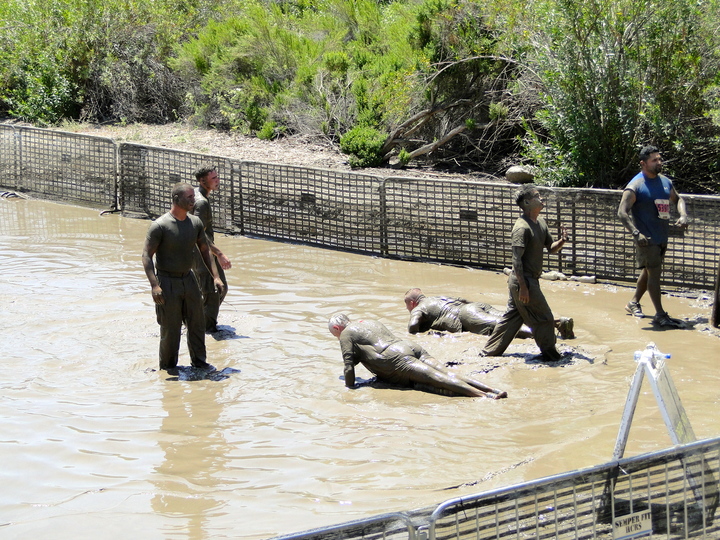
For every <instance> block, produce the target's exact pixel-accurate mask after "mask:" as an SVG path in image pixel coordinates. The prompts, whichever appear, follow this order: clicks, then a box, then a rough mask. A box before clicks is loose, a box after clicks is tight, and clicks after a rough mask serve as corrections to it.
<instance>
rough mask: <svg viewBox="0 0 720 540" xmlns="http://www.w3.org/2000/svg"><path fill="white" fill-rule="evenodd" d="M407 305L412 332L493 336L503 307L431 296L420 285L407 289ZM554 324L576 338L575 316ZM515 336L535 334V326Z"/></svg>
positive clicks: (522, 336) (561, 331) (523, 328)
mask: <svg viewBox="0 0 720 540" xmlns="http://www.w3.org/2000/svg"><path fill="white" fill-rule="evenodd" d="M405 307H406V308H407V310H408V311H409V312H410V322H409V323H408V332H410V333H411V334H417V333H418V332H427V331H428V330H435V331H438V332H452V333H454V332H472V333H473V334H480V335H483V336H489V335H490V334H491V333H492V331H493V329H494V328H495V324H497V322H498V321H499V320H500V318H501V317H502V312H501V311H500V310H498V309H495V308H494V307H492V306H491V305H489V304H486V303H484V302H468V301H467V300H465V299H464V298H450V297H446V296H431V297H428V296H425V295H424V294H423V292H422V291H421V290H420V289H418V288H414V289H410V290H409V291H408V292H406V293H405ZM554 324H555V328H556V329H557V331H558V332H559V334H560V337H561V338H562V339H573V338H575V334H574V333H573V320H572V319H571V318H569V317H560V318H559V319H555V321H554ZM515 337H518V338H531V337H532V330H531V329H530V327H528V326H527V325H524V324H523V325H522V327H521V328H520V330H519V331H518V333H517V334H516V335H515Z"/></svg>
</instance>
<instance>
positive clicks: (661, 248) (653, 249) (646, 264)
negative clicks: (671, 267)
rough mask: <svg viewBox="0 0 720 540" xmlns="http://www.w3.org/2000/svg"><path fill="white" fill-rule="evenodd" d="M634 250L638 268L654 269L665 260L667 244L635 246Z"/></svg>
mask: <svg viewBox="0 0 720 540" xmlns="http://www.w3.org/2000/svg"><path fill="white" fill-rule="evenodd" d="M635 248H636V252H635V253H636V255H637V267H638V268H656V267H658V266H661V265H662V263H663V260H664V259H665V252H666V251H667V244H650V245H647V246H638V245H636V246H635Z"/></svg>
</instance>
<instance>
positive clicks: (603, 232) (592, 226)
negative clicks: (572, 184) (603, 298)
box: [554, 189, 636, 280]
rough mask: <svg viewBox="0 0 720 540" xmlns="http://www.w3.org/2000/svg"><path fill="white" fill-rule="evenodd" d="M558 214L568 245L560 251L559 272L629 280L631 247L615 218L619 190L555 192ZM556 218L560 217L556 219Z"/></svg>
mask: <svg viewBox="0 0 720 540" xmlns="http://www.w3.org/2000/svg"><path fill="white" fill-rule="evenodd" d="M554 194H555V197H556V199H557V208H558V213H559V214H560V215H561V219H562V224H563V225H564V226H566V227H567V229H568V233H569V242H567V243H566V245H565V246H564V248H563V250H562V255H561V257H562V264H561V266H562V271H563V272H566V273H567V274H569V275H593V276H598V277H603V278H610V279H621V280H632V279H634V278H635V277H636V275H635V273H636V271H635V265H634V261H635V248H634V246H633V245H632V242H630V243H628V242H627V240H628V239H629V238H628V237H629V235H628V233H627V231H625V229H624V227H623V226H622V224H621V223H620V220H619V219H618V217H617V210H618V205H619V204H620V198H621V196H622V194H621V192H619V191H609V190H589V189H562V190H561V189H556V190H554ZM559 219H560V218H559Z"/></svg>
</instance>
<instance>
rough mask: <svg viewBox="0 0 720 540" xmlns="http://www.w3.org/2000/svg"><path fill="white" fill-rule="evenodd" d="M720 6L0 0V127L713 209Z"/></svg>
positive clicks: (626, 1)
mask: <svg viewBox="0 0 720 540" xmlns="http://www.w3.org/2000/svg"><path fill="white" fill-rule="evenodd" d="M719 2H720V0H654V1H653V2H651V3H649V4H648V3H641V2H636V1H631V0H531V1H530V2H519V1H513V0H511V1H510V2H508V1H506V0H503V1H500V0H489V1H482V2H481V1H479V0H384V1H381V2H378V1H375V0H242V1H241V0H183V1H180V2H178V1H177V0H155V1H152V2H151V1H150V0H103V1H100V0H0V20H2V21H3V23H0V24H2V26H0V112H3V113H5V114H8V115H10V116H13V117H16V118H20V119H23V120H26V121H29V122H33V123H35V124H38V125H53V124H57V123H59V122H61V121H62V120H64V119H80V120H85V121H93V122H156V123H165V122H170V121H177V120H183V121H192V122H196V123H198V124H202V125H205V126H215V127H217V128H220V129H233V130H239V131H241V132H244V133H248V134H253V135H256V136H258V137H261V138H264V139H268V138H274V137H281V136H285V135H293V134H303V135H307V136H312V137H322V138H325V139H326V140H328V141H330V142H332V143H335V144H339V145H340V147H341V149H343V151H347V152H348V153H350V154H351V156H352V160H351V161H352V163H354V164H355V165H357V166H374V165H378V164H383V163H385V164H387V163H393V164H395V165H396V166H403V165H405V164H407V163H408V162H410V161H413V160H426V161H428V162H430V163H432V164H435V165H445V166H452V167H455V168H456V169H457V170H463V169H474V170H478V169H479V170H483V171H487V172H496V173H502V172H504V170H505V169H506V168H507V167H508V166H509V165H512V164H517V163H519V162H520V163H526V164H531V165H534V166H535V167H536V168H537V170H538V171H539V173H538V181H539V182H541V183H546V184H549V185H558V186H597V187H620V186H622V185H623V184H624V183H625V182H626V181H627V180H628V179H629V177H630V176H631V175H632V174H633V173H634V172H635V171H636V170H637V166H638V164H637V157H636V153H637V149H638V148H639V147H640V146H641V145H643V144H647V143H653V144H655V145H657V146H659V147H660V148H661V149H662V150H663V153H664V155H665V157H666V163H667V165H668V171H669V173H670V174H671V175H673V176H675V177H676V182H677V183H678V186H679V187H680V189H681V190H683V189H684V190H686V191H694V192H701V193H713V192H717V191H718V184H717V180H716V178H717V175H718V173H719V172H720V157H719V156H720V47H719V45H720V43H719V41H720V35H719V31H718V28H720V24H719V19H720V9H718V8H720V6H719V5H718V3H719Z"/></svg>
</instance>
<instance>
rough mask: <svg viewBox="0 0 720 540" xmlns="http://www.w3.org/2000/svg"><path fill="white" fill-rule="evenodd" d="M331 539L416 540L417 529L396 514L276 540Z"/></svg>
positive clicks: (401, 514) (400, 514)
mask: <svg viewBox="0 0 720 540" xmlns="http://www.w3.org/2000/svg"><path fill="white" fill-rule="evenodd" d="M331 538H347V539H351V538H358V539H361V538H362V539H366V540H375V539H382V540H405V539H407V540H415V528H414V527H413V524H412V522H411V521H410V517H409V516H408V515H406V514H403V513H400V512H395V513H391V514H381V515H379V516H374V517H371V518H366V519H359V520H357V521H350V522H348V523H342V524H340V525H333V526H330V527H322V528H319V529H312V530H309V531H305V532H302V533H298V534H290V535H287V536H279V537H277V538H276V539H275V540H329V539H331Z"/></svg>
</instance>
